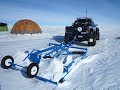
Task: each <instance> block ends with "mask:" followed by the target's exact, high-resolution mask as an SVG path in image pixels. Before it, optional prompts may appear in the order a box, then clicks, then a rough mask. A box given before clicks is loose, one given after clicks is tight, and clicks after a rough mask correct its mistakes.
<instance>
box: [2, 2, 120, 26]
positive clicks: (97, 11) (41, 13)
mask: <svg viewBox="0 0 120 90" xmlns="http://www.w3.org/2000/svg"><path fill="white" fill-rule="evenodd" d="M86 9H87V10H88V16H89V17H92V18H93V20H94V21H95V22H96V23H97V24H98V25H104V26H111V25H113V26H114V27H115V26H117V27H119V24H120V19H119V18H120V17H119V16H120V1H119V0H1V1H0V22H7V23H8V25H13V24H14V23H15V22H17V21H18V20H21V19H25V18H27V19H31V20H33V21H35V22H37V23H38V24H39V25H42V26H65V25H71V23H72V22H73V21H74V20H75V19H76V18H77V17H84V16H86V14H85V11H86Z"/></svg>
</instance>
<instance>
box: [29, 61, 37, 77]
mask: <svg viewBox="0 0 120 90" xmlns="http://www.w3.org/2000/svg"><path fill="white" fill-rule="evenodd" d="M38 70H39V66H38V64H37V63H31V64H30V65H29V66H28V68H27V76H28V77H29V78H34V77H35V76H36V75H37V73H38Z"/></svg>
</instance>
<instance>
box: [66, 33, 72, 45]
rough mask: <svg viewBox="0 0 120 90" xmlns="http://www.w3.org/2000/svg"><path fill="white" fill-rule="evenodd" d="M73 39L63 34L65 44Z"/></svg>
mask: <svg viewBox="0 0 120 90" xmlns="http://www.w3.org/2000/svg"><path fill="white" fill-rule="evenodd" d="M73 38H74V36H73V35H67V34H65V37H64V41H65V42H66V43H68V42H70V41H72V40H73Z"/></svg>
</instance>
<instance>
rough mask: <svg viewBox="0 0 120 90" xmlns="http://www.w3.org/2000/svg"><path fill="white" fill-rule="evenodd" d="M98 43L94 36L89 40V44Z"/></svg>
mask: <svg viewBox="0 0 120 90" xmlns="http://www.w3.org/2000/svg"><path fill="white" fill-rule="evenodd" d="M95 45H96V37H92V38H90V39H89V40H88V46H95Z"/></svg>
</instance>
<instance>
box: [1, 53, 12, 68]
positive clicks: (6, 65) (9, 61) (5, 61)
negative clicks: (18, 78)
mask: <svg viewBox="0 0 120 90" xmlns="http://www.w3.org/2000/svg"><path fill="white" fill-rule="evenodd" d="M13 63H14V59H13V57H12V56H9V55H8V56H5V57H4V58H3V59H2V61H1V67H2V68H4V69H9V68H10V67H11V66H12V65H13Z"/></svg>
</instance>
